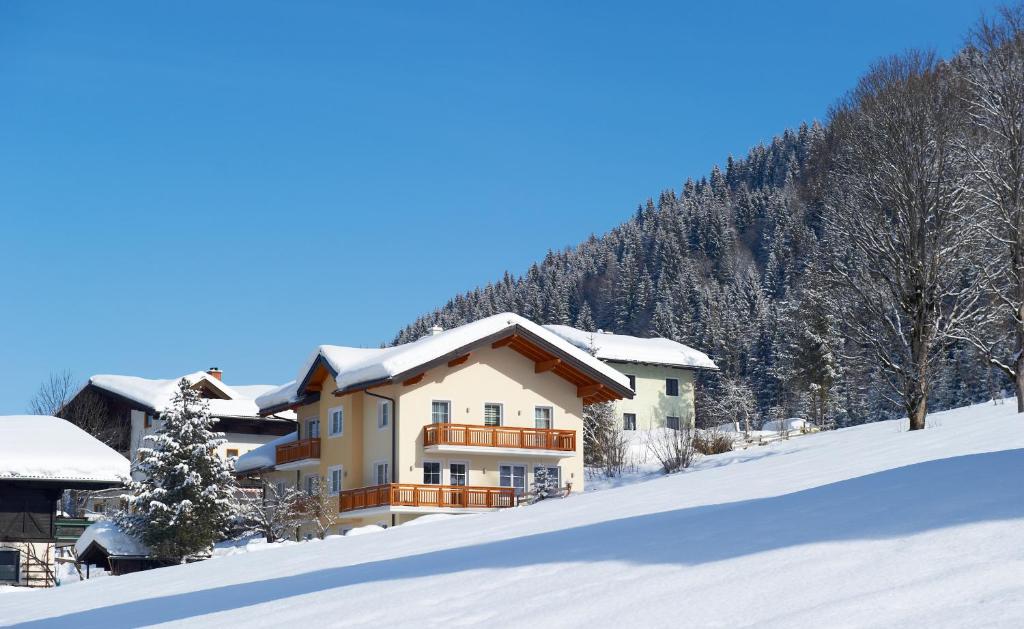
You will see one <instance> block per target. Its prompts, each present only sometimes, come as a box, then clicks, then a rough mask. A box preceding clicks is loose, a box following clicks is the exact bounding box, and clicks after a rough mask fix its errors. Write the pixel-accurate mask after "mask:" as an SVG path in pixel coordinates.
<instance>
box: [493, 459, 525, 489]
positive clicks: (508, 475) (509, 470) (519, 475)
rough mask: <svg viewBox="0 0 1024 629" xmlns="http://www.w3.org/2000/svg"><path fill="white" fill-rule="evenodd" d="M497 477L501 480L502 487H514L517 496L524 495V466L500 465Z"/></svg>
mask: <svg viewBox="0 0 1024 629" xmlns="http://www.w3.org/2000/svg"><path fill="white" fill-rule="evenodd" d="M498 476H499V477H500V479H501V486H502V487H514V488H515V490H516V495H517V496H522V495H523V494H524V493H526V466H525V465H500V466H498Z"/></svg>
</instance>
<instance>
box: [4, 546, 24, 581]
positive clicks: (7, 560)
mask: <svg viewBox="0 0 1024 629" xmlns="http://www.w3.org/2000/svg"><path fill="white" fill-rule="evenodd" d="M20 568H21V552H20V551H18V550H16V549H14V548H0V583H17V582H18V571H19V569H20Z"/></svg>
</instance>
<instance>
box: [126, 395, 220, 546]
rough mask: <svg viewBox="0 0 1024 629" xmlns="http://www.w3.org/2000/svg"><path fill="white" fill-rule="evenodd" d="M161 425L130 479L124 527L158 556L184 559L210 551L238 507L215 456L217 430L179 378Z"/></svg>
mask: <svg viewBox="0 0 1024 629" xmlns="http://www.w3.org/2000/svg"><path fill="white" fill-rule="evenodd" d="M159 421H160V423H161V426H160V428H159V429H158V430H157V431H156V433H155V434H153V435H148V436H146V437H145V438H144V439H145V442H146V443H147V444H148V447H143V448H139V450H138V452H139V454H138V460H137V461H136V463H135V466H134V470H133V471H135V472H139V473H141V474H142V477H143V478H142V480H140V481H135V482H133V483H131V486H130V489H131V493H132V495H131V497H130V498H129V500H128V506H129V511H128V512H126V513H124V514H122V515H121V516H120V523H121V525H122V527H123V528H125V530H126V531H127V532H128V533H130V534H132V535H134V536H135V537H136V538H138V539H140V540H141V541H142V542H144V543H145V544H146V545H147V546H149V548H150V549H151V550H152V551H153V554H154V555H155V556H157V557H160V558H163V559H168V560H175V561H183V560H184V559H186V558H188V557H192V556H196V555H199V554H202V553H205V552H206V551H208V550H209V549H210V548H211V547H212V546H213V544H214V543H215V542H217V541H218V540H220V539H221V538H222V537H223V535H224V532H225V531H226V530H227V528H228V526H229V524H230V522H231V520H232V518H233V516H234V514H235V513H236V511H237V501H236V495H237V484H236V482H235V478H234V476H233V475H232V473H231V465H230V463H228V462H227V461H225V460H223V459H221V458H220V457H219V456H217V454H216V449H217V447H218V446H220V445H221V444H223V443H224V438H223V437H224V436H223V434H222V433H215V432H213V431H212V430H211V428H212V427H213V418H212V417H210V410H209V405H208V404H207V402H206V401H205V400H204V399H203V398H202V397H201V396H200V394H199V392H198V391H197V390H195V389H193V388H192V386H191V384H190V383H189V381H188V380H186V379H184V378H182V380H181V381H180V382H179V383H178V391H177V392H176V393H175V394H174V397H173V398H172V400H171V405H170V407H169V408H168V409H167V410H165V411H164V412H163V413H161V415H160V420H159Z"/></svg>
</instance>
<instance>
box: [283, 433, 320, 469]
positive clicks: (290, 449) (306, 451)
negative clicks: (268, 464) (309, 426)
mask: <svg viewBox="0 0 1024 629" xmlns="http://www.w3.org/2000/svg"><path fill="white" fill-rule="evenodd" d="M274 455H275V461H276V462H277V464H278V465H282V464H284V463H293V462H295V461H301V460H303V459H319V458H320V437H313V438H311V439H302V440H300V441H293V442H291V443H282V444H281V445H279V446H277V449H276V451H275V453H274Z"/></svg>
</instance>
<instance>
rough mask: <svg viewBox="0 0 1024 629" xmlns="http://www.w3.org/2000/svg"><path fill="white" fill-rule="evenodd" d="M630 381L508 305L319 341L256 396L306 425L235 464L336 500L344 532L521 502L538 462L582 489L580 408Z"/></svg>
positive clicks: (623, 393) (621, 394)
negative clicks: (463, 319)
mask: <svg viewBox="0 0 1024 629" xmlns="http://www.w3.org/2000/svg"><path fill="white" fill-rule="evenodd" d="M631 395H632V391H631V390H630V388H629V381H628V379H627V378H626V377H625V376H624V375H622V374H621V373H619V372H618V371H616V370H615V369H612V368H610V367H609V366H608V365H606V364H604V363H603V362H601V361H600V360H597V359H595V358H594V357H592V356H591V355H589V354H588V353H587V352H585V351H583V350H581V349H579V348H577V347H576V346H574V345H573V344H571V343H568V342H566V341H565V340H564V339H563V338H561V337H559V336H558V335H556V334H554V333H552V332H551V331H549V330H547V329H545V328H543V327H542V326H540V325H537V324H535V323H533V322H531V321H529V320H527V319H524V318H523V317H520V316H518V315H515V314H511V313H504V314H499V315H494V316H491V317H487V318H485V319H481V320H479V321H476V322H473V323H470V324H467V325H464V326H461V327H458V328H454V329H451V330H447V331H444V330H441V329H440V328H434V329H433V330H432V333H431V334H429V335H427V336H425V337H423V338H421V339H419V340H417V341H414V342H412V343H407V344H404V345H398V346H394V347H388V348H382V349H365V348H355V347H339V346H333V345H321V346H320V347H318V348H317V349H316V351H314V352H313V353H312V355H311V356H310V357H309V359H308V360H307V361H306V363H305V364H304V365H303V367H302V369H301V370H300V371H299V374H298V377H297V379H296V380H295V381H294V382H292V383H289V384H288V385H285V386H283V387H280V388H279V389H277V390H276V391H271V392H269V393H267V394H265V395H263V396H260V397H259V398H257V400H256V401H257V404H259V406H260V412H261V413H264V414H273V413H279V412H282V411H284V410H293V411H295V413H296V415H297V418H298V422H299V429H298V431H297V432H296V434H293V435H288V436H284V437H282V438H280V439H279V440H277V441H275V442H273V443H270V444H267V445H264V446H262V447H260V448H257V449H255V450H253V451H251V452H250V453H248V454H247V455H244V456H242V457H240V458H239V460H238V462H237V465H236V471H237V472H239V473H242V474H259V475H261V476H262V477H263V479H264V480H265V481H267V482H271V483H275V484H278V485H279V486H281V487H283V486H285V485H293V486H299V487H301V488H303V489H305V490H307V491H309V492H311V493H312V492H315V491H316V490H317V487H316V484H317V483H318V479H321V478H322V479H324V482H326V483H327V488H328V490H329V492H330V494H331V495H332V496H335V495H336V496H337V500H338V509H339V512H340V515H341V517H342V521H341V528H342V529H347V528H351V527H353V526H360V525H363V524H373V523H381V524H385V525H394V524H398V523H401V522H405V521H407V520H409V519H412V518H415V517H417V516H419V515H422V514H425V513H437V512H447V513H469V512H476V511H487V510H495V509H500V508H503V507H510V506H514V505H515V504H516V502H517V499H518V497H519V496H521V495H523V494H524V493H525V492H527V491H528V490H529V488H530V485H531V483H532V481H533V478H534V475H535V474H536V471H537V469H538V468H541V467H543V468H545V469H546V470H547V471H548V474H549V475H550V476H552V477H553V478H554V479H556V481H557V482H558V483H559V485H560V486H562V487H570V486H571V488H572V489H573V490H577V489H582V488H583V484H584V477H583V439H582V430H583V406H584V404H589V403H593V402H603V401H612V400H618V399H621V398H628V397H630V396H631Z"/></svg>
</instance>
